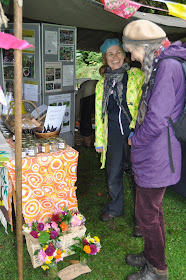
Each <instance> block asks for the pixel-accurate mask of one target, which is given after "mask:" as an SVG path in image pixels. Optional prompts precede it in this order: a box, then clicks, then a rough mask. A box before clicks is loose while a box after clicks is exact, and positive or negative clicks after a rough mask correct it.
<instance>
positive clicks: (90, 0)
mask: <svg viewBox="0 0 186 280" xmlns="http://www.w3.org/2000/svg"><path fill="white" fill-rule="evenodd" d="M6 14H10V15H11V14H13V9H12V8H11V7H9V10H8V11H6ZM23 17H24V21H25V22H33V21H34V22H45V23H51V24H61V25H65V26H75V27H77V31H78V32H77V48H78V49H84V50H92V51H99V46H100V45H101V44H102V42H103V41H104V40H105V39H106V38H113V37H117V38H121V36H122V31H123V28H124V27H125V25H126V24H128V23H129V22H131V21H133V20H137V19H147V20H151V21H153V22H154V23H156V24H158V25H159V26H160V27H161V28H163V29H164V31H165V32H166V34H167V37H168V38H169V39H170V40H171V41H176V40H179V39H181V38H183V37H185V36H186V21H185V20H183V19H179V18H176V17H171V16H161V15H156V14H149V13H142V12H136V13H135V14H134V16H132V17H131V18H130V19H124V18H121V17H119V16H116V15H114V14H112V13H110V12H107V11H105V10H104V6H103V5H102V4H101V3H99V2H96V1H94V0H32V1H30V0H24V1H23Z"/></svg>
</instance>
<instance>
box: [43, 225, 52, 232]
mask: <svg viewBox="0 0 186 280" xmlns="http://www.w3.org/2000/svg"><path fill="white" fill-rule="evenodd" d="M50 228H51V225H50V224H49V223H47V224H46V225H45V227H44V230H46V231H47V230H49V229H50Z"/></svg>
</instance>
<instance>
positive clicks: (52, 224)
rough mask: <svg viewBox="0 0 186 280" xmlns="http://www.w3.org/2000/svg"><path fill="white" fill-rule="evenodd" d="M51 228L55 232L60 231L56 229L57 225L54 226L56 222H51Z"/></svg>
mask: <svg viewBox="0 0 186 280" xmlns="http://www.w3.org/2000/svg"><path fill="white" fill-rule="evenodd" d="M51 226H52V228H53V229H54V230H55V231H60V229H59V228H58V224H56V222H52V223H51Z"/></svg>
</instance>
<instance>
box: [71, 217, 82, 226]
mask: <svg viewBox="0 0 186 280" xmlns="http://www.w3.org/2000/svg"><path fill="white" fill-rule="evenodd" d="M70 223H71V226H72V227H76V226H80V225H81V220H80V219H78V217H77V216H76V215H74V216H73V217H72V218H71V221H70Z"/></svg>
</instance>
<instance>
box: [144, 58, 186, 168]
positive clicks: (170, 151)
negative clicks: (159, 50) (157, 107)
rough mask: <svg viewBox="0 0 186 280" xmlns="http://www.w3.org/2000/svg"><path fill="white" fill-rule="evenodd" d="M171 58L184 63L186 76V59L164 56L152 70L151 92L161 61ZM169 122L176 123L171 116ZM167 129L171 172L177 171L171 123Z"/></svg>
mask: <svg viewBox="0 0 186 280" xmlns="http://www.w3.org/2000/svg"><path fill="white" fill-rule="evenodd" d="M169 58H172V59H176V60H177V61H179V62H180V63H181V64H182V68H183V71H184V74H185V77H186V61H185V60H184V59H182V58H180V57H177V56H169V57H164V58H162V59H160V60H159V61H158V63H157V64H156V67H155V68H154V69H153V71H152V74H151V77H150V80H149V89H150V90H151V93H152V89H153V86H154V83H155V78H156V73H157V69H158V66H159V64H160V62H161V61H162V60H164V59H169ZM185 85H186V79H185ZM169 123H170V124H171V125H172V127H173V126H174V123H173V120H172V118H171V117H170V118H169ZM167 129H168V152H169V160H170V168H171V172H172V173H175V168H174V163H173V157H172V147H171V139H170V130H169V125H168V126H167Z"/></svg>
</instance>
